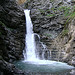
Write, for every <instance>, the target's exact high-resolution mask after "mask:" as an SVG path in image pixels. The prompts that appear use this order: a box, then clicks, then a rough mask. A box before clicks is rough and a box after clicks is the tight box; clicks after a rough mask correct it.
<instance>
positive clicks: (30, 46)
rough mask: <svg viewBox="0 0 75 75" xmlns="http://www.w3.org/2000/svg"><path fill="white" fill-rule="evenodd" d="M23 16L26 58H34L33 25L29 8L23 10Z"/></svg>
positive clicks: (35, 57)
mask: <svg viewBox="0 0 75 75" xmlns="http://www.w3.org/2000/svg"><path fill="white" fill-rule="evenodd" d="M24 13H25V17H26V42H25V45H26V48H25V50H26V56H25V53H24V56H25V59H26V60H36V59H38V57H37V56H36V53H35V51H36V46H35V38H34V33H33V25H32V22H31V18H30V10H28V9H27V10H24Z"/></svg>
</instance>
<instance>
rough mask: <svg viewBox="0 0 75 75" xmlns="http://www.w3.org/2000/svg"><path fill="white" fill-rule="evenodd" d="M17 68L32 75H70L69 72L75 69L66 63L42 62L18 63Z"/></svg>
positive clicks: (16, 63)
mask: <svg viewBox="0 0 75 75" xmlns="http://www.w3.org/2000/svg"><path fill="white" fill-rule="evenodd" d="M14 64H15V66H16V67H17V68H19V69H21V70H23V71H25V72H26V73H30V75H70V74H69V72H70V71H71V70H72V69H73V68H74V67H73V66H70V65H67V64H66V63H62V62H56V61H49V60H40V61H39V63H38V61H17V62H14Z"/></svg>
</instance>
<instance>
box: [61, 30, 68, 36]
mask: <svg viewBox="0 0 75 75" xmlns="http://www.w3.org/2000/svg"><path fill="white" fill-rule="evenodd" d="M68 32H69V30H68V29H64V30H63V31H62V33H61V35H62V36H65V35H67V34H68Z"/></svg>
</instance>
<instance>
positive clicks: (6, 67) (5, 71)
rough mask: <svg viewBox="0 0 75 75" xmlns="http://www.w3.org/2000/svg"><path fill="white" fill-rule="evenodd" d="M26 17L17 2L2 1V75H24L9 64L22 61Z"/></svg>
mask: <svg viewBox="0 0 75 75" xmlns="http://www.w3.org/2000/svg"><path fill="white" fill-rule="evenodd" d="M24 38H25V17H24V13H23V9H22V8H21V7H20V6H18V5H17V4H16V2H15V0H0V65H1V66H0V75H24V74H23V73H22V72H21V71H19V70H17V69H16V68H15V67H14V65H12V64H9V63H8V62H13V61H15V60H18V59H21V58H22V57H23V56H22V53H23V49H24Z"/></svg>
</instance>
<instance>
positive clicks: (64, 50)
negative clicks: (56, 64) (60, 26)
mask: <svg viewBox="0 0 75 75" xmlns="http://www.w3.org/2000/svg"><path fill="white" fill-rule="evenodd" d="M67 29H68V31H67V32H66V33H64V30H66V29H64V30H63V32H62V33H61V34H60V35H59V36H58V37H57V38H56V39H55V40H54V42H53V45H52V47H53V48H55V49H56V50H58V53H57V55H56V56H57V57H59V60H61V61H65V62H67V63H69V64H71V65H74V66H75V19H73V20H72V21H71V23H70V24H69V25H68V27H67ZM63 34H64V35H63ZM60 58H61V59H60Z"/></svg>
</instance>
